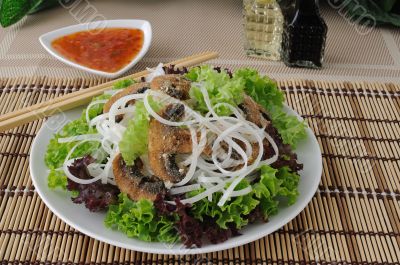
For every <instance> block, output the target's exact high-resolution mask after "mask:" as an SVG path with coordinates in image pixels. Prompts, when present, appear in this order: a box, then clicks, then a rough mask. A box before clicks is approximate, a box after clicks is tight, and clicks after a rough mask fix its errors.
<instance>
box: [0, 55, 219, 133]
mask: <svg viewBox="0 0 400 265" xmlns="http://www.w3.org/2000/svg"><path fill="white" fill-rule="evenodd" d="M217 57H218V53H216V52H204V53H200V54H195V55H192V56H189V57H185V58H182V59H179V60H176V61H173V62H170V63H167V64H165V66H170V65H175V67H190V66H194V65H197V64H200V63H204V62H206V61H209V60H212V59H215V58H217ZM148 73H149V72H148V71H147V70H144V71H141V72H138V73H135V74H132V75H130V76H125V77H123V78H119V79H116V80H112V81H110V82H106V83H104V84H101V85H98V86H93V87H90V88H87V89H83V90H79V91H76V92H72V93H69V94H66V95H64V96H61V97H57V98H55V99H53V100H49V101H47V102H43V103H40V104H35V105H32V106H29V107H26V108H23V109H20V110H17V111H14V112H10V113H7V114H4V115H2V116H0V132H2V131H6V130H8V129H11V128H14V127H17V126H20V125H23V124H25V123H28V122H31V121H34V120H39V119H42V118H45V117H48V116H51V115H54V114H55V113H58V112H62V111H66V110H69V109H73V108H76V107H78V106H82V105H85V104H87V103H89V102H90V100H91V99H92V98H93V97H95V96H98V95H101V94H102V93H103V92H104V91H106V90H109V89H111V88H112V86H113V84H114V83H115V82H117V81H119V80H122V79H126V78H132V79H139V78H141V77H143V76H146V75H147V74H148Z"/></svg>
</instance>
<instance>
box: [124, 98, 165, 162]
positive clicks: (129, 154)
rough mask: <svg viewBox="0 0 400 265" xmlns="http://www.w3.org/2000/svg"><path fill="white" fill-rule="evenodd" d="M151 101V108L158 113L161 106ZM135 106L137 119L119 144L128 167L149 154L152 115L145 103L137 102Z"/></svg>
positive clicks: (128, 127)
mask: <svg viewBox="0 0 400 265" xmlns="http://www.w3.org/2000/svg"><path fill="white" fill-rule="evenodd" d="M149 99H150V100H149V103H150V106H151V107H152V108H153V109H154V110H155V111H158V110H159V109H160V108H161V107H160V105H159V104H158V103H156V102H155V101H154V100H152V99H151V98H149ZM135 106H136V110H135V117H134V118H133V119H132V120H130V121H129V123H128V126H127V127H126V130H125V132H124V134H123V136H122V139H121V141H120V142H119V150H120V152H121V155H122V158H123V159H124V161H125V163H126V164H127V165H132V164H133V163H134V161H135V159H136V158H138V157H139V156H141V155H143V154H145V153H147V149H148V148H147V147H148V138H149V121H150V115H149V113H148V112H147V110H146V107H145V106H144V103H143V101H137V102H136V103H135Z"/></svg>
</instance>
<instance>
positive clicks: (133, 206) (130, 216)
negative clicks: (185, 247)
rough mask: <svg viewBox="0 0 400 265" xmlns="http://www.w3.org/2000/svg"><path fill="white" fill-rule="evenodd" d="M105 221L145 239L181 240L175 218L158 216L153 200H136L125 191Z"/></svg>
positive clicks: (160, 240) (112, 226)
mask: <svg viewBox="0 0 400 265" xmlns="http://www.w3.org/2000/svg"><path fill="white" fill-rule="evenodd" d="M104 223H105V225H106V227H109V228H113V229H118V230H119V231H121V232H123V233H125V234H126V235H127V236H128V237H134V238H138V239H140V240H143V241H156V242H167V243H174V242H176V241H178V240H179V235H178V233H177V231H176V229H175V227H174V224H175V220H171V219H169V218H167V217H166V216H158V215H157V213H156V209H155V208H154V206H153V203H152V202H151V201H149V200H145V199H142V200H140V201H137V202H134V201H132V200H130V199H129V198H128V196H127V195H126V194H123V193H121V194H120V195H119V197H118V204H116V205H110V206H109V208H108V211H107V214H106V217H105V220H104Z"/></svg>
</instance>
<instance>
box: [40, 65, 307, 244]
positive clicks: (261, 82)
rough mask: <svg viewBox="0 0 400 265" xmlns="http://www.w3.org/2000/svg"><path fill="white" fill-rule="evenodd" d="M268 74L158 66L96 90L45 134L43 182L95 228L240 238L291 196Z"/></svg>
mask: <svg viewBox="0 0 400 265" xmlns="http://www.w3.org/2000/svg"><path fill="white" fill-rule="evenodd" d="M283 108H284V95H283V93H282V91H281V90H280V89H279V88H278V86H277V84H276V82H275V81H273V80H272V79H270V78H268V77H267V76H262V75H260V74H259V73H258V72H257V71H256V70H253V69H248V68H244V69H238V70H236V71H234V72H230V71H229V70H223V69H220V68H214V67H212V66H210V65H203V66H200V67H194V68H192V69H190V70H187V69H181V70H176V69H174V68H172V67H162V65H159V66H158V67H157V68H155V69H153V70H151V73H150V75H149V76H147V77H146V78H145V79H143V80H142V81H141V82H137V81H134V80H130V79H125V80H123V81H119V82H117V83H115V85H114V88H113V89H112V90H110V91H107V92H105V93H104V94H103V95H101V96H98V97H96V98H94V99H93V100H92V102H91V103H90V104H89V105H88V106H87V107H86V109H85V110H84V111H83V113H82V115H81V117H80V118H79V119H76V120H73V121H70V122H69V123H68V124H66V125H65V126H64V127H63V128H62V129H61V130H59V131H58V133H56V134H55V135H54V136H53V138H52V139H51V140H50V143H49V145H48V147H47V151H46V155H45V163H46V166H47V167H48V168H49V175H48V187H49V188H50V189H54V190H55V191H54V192H57V191H56V190H57V189H64V190H68V191H69V195H70V196H71V199H72V201H73V202H74V203H78V204H83V205H84V206H85V207H86V208H87V209H88V210H89V211H91V212H99V211H104V212H106V215H105V219H104V225H105V226H106V227H109V228H110V229H115V230H119V231H121V232H122V233H125V234H126V235H127V236H128V237H134V238H138V239H140V240H144V241H150V242H167V243H175V242H181V243H182V244H184V245H185V246H186V247H188V248H191V247H201V246H202V244H204V243H206V242H209V243H214V244H216V243H220V242H223V241H226V240H227V239H228V238H230V237H234V236H240V230H241V229H242V228H243V227H245V226H247V225H250V224H251V223H254V222H268V220H269V218H270V217H271V216H273V215H275V214H277V212H278V209H279V206H281V205H284V206H285V207H286V206H287V207H290V205H292V204H294V203H295V202H296V200H297V197H298V195H299V192H298V184H299V180H300V175H299V171H300V170H301V169H302V164H300V163H299V162H298V161H297V156H296V154H295V152H294V151H295V149H296V145H297V144H298V143H299V142H300V141H301V140H303V139H304V138H306V137H307V133H306V128H307V126H306V124H305V122H304V121H299V120H298V119H297V117H295V116H290V115H288V114H286V112H284V110H283Z"/></svg>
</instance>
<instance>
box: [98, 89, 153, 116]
mask: <svg viewBox="0 0 400 265" xmlns="http://www.w3.org/2000/svg"><path fill="white" fill-rule="evenodd" d="M149 88H150V84H149V83H145V82H142V83H136V84H133V85H131V86H129V87H127V88H125V89H123V90H121V91H119V92H118V93H116V94H115V95H113V96H112V97H111V98H110V99H109V100H108V101H107V102H106V103H105V104H104V106H103V113H107V112H109V111H110V108H111V106H112V105H113V104H114V103H115V102H116V101H117V100H118V99H120V98H122V97H125V96H128V95H132V94H141V93H144V92H145V91H146V90H147V89H149ZM134 103H135V100H134V99H133V100H130V101H128V103H127V104H128V105H132V104H134Z"/></svg>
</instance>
